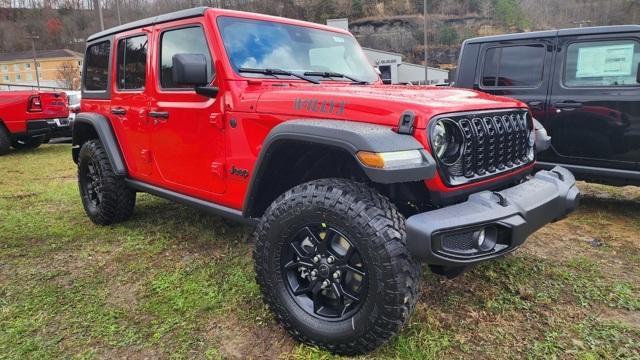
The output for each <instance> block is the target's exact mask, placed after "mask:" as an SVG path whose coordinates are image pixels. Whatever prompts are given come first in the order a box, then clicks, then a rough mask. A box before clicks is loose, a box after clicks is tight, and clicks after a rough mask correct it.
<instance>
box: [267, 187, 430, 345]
mask: <svg viewBox="0 0 640 360" xmlns="http://www.w3.org/2000/svg"><path fill="white" fill-rule="evenodd" d="M404 224H405V219H404V217H403V216H402V215H401V214H400V213H399V212H398V210H397V209H396V207H395V206H394V205H393V204H392V203H391V202H390V201H389V200H388V199H387V198H385V197H384V196H382V195H381V194H379V193H378V192H376V191H375V190H373V189H371V188H369V187H367V186H366V185H364V184H360V183H356V182H353V181H349V180H344V179H323V180H316V181H312V182H309V183H306V184H302V185H299V186H297V187H295V188H293V189H291V190H289V191H287V192H286V193H285V194H284V195H282V196H280V197H279V198H278V199H276V200H275V201H274V202H273V204H271V206H270V207H269V208H268V209H267V210H266V212H265V214H264V216H263V217H262V220H261V221H260V224H259V225H258V227H257V229H256V232H255V234H254V237H255V250H254V260H255V269H256V281H257V282H258V284H259V286H260V289H261V291H262V294H263V297H264V300H265V302H266V303H267V304H268V306H269V308H270V309H271V310H272V311H273V312H274V314H275V316H276V319H277V320H278V321H279V322H280V324H282V326H283V327H284V328H285V329H286V330H287V331H288V332H289V334H291V336H293V337H294V338H296V339H297V340H299V341H302V342H305V343H308V344H312V345H316V346H320V347H323V348H325V349H327V350H329V351H331V352H334V353H338V354H345V355H356V354H362V353H366V352H369V351H372V350H374V349H376V348H377V347H379V346H381V345H382V344H383V343H385V342H386V341H387V340H389V339H390V338H391V337H392V336H394V335H395V334H396V333H397V332H398V331H399V330H400V329H401V327H402V326H403V325H404V323H405V322H406V321H407V319H408V318H409V316H410V314H411V312H412V311H413V308H414V305H415V303H416V300H417V294H418V288H419V281H420V267H419V264H418V263H417V262H415V260H414V259H413V258H412V257H411V255H410V254H409V252H408V250H407V248H406V246H405V225H404ZM330 258H333V259H330ZM314 259H315V260H314ZM314 273H315V274H316V275H314ZM336 273H338V275H336Z"/></svg>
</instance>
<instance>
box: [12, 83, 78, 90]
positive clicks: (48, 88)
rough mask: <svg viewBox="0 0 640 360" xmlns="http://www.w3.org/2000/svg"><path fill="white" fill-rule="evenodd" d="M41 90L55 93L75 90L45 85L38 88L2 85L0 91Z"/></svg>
mask: <svg viewBox="0 0 640 360" xmlns="http://www.w3.org/2000/svg"><path fill="white" fill-rule="evenodd" d="M39 89H46V90H53V91H66V90H73V89H68V88H63V87H57V86H45V85H41V86H38V85H25V84H7V83H0V90H7V91H12V90H39Z"/></svg>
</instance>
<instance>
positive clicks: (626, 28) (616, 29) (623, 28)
mask: <svg viewBox="0 0 640 360" xmlns="http://www.w3.org/2000/svg"><path fill="white" fill-rule="evenodd" d="M625 32H640V25H614V26H593V27H584V28H571V29H560V30H545V31H532V32H524V33H515V34H505V35H494V36H483V37H477V38H473V39H468V40H465V41H464V42H465V43H467V44H475V43H485V42H497V41H510V40H526V39H535V38H541V37H555V36H576V35H597V34H611V33H625Z"/></svg>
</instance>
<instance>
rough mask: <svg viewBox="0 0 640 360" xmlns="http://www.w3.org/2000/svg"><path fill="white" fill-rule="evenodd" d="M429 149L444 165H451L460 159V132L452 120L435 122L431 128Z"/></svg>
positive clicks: (461, 144)
mask: <svg viewBox="0 0 640 360" xmlns="http://www.w3.org/2000/svg"><path fill="white" fill-rule="evenodd" d="M430 140H431V149H432V150H433V154H434V155H435V156H436V157H437V158H438V160H440V161H441V162H442V163H444V164H445V165H452V164H454V163H455V162H456V161H458V160H459V159H460V155H461V154H462V147H463V144H464V142H463V138H462V131H461V130H460V127H459V126H458V124H456V123H455V122H454V121H453V120H451V119H448V118H444V119H439V120H436V122H435V124H433V126H432V127H431V136H430Z"/></svg>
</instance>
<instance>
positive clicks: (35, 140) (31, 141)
mask: <svg viewBox="0 0 640 360" xmlns="http://www.w3.org/2000/svg"><path fill="white" fill-rule="evenodd" d="M43 139H44V138H43V137H42V136H37V137H33V136H27V137H20V138H17V139H14V140H13V141H12V142H11V146H12V147H13V148H14V149H16V150H26V149H35V148H37V147H39V146H40V145H42V140H43Z"/></svg>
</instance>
